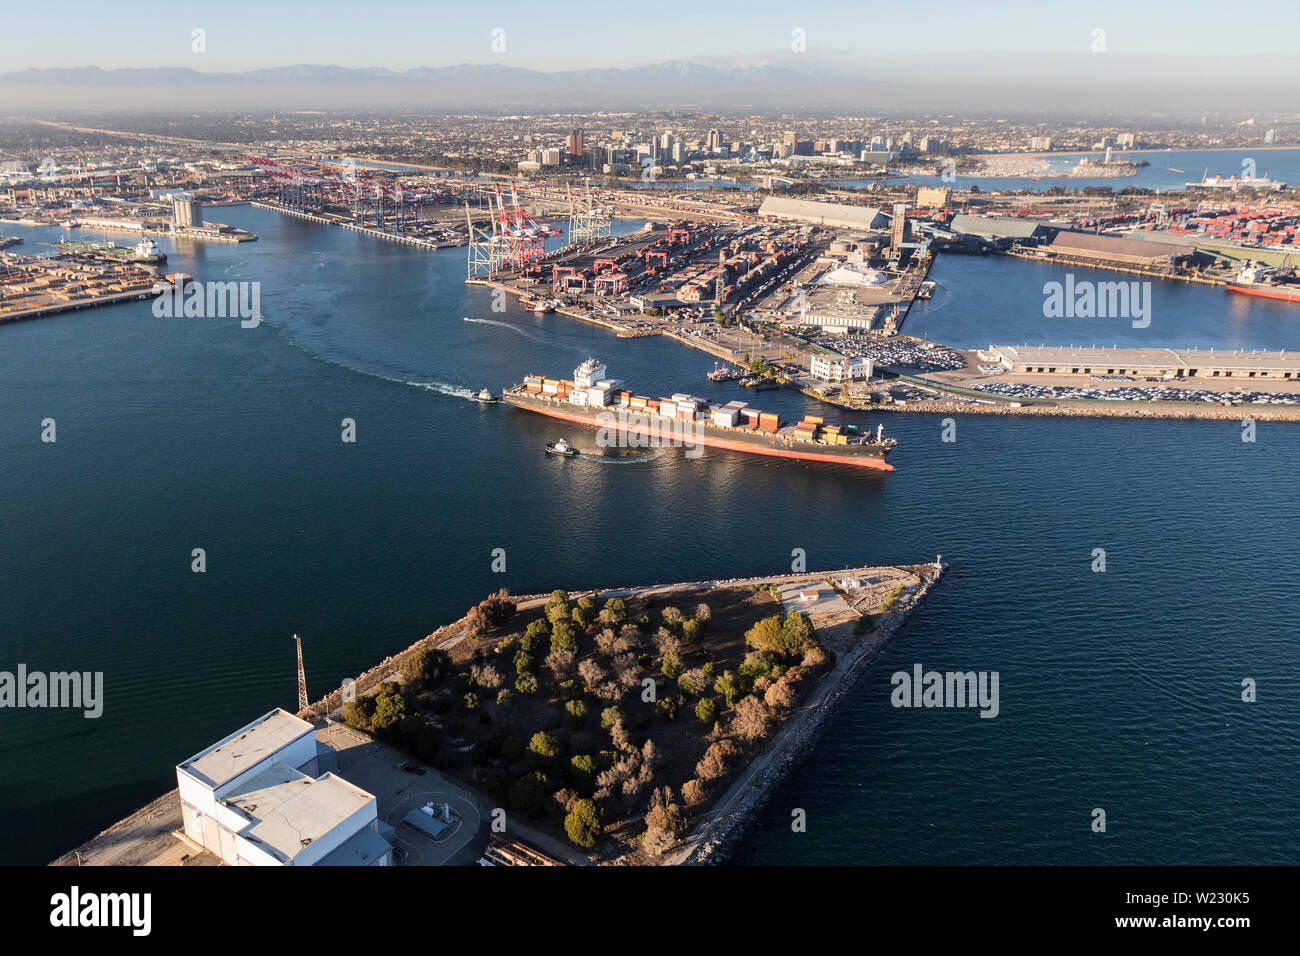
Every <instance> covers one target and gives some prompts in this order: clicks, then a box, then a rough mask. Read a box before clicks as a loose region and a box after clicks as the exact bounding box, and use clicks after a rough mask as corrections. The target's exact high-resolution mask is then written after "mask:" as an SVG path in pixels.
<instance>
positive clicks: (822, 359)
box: [809, 355, 871, 382]
mask: <svg viewBox="0 0 1300 956" xmlns="http://www.w3.org/2000/svg"><path fill="white" fill-rule="evenodd" d="M809 372H811V373H812V377H813V378H816V379H820V380H821V381H823V382H861V381H865V380H866V379H869V378H871V359H869V358H863V357H861V356H857V355H855V356H852V357H846V356H843V355H814V356H813V357H812V365H811V368H810V369H809Z"/></svg>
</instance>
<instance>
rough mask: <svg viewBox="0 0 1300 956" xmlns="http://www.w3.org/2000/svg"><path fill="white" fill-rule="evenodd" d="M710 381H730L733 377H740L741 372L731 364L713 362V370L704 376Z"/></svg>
mask: <svg viewBox="0 0 1300 956" xmlns="http://www.w3.org/2000/svg"><path fill="white" fill-rule="evenodd" d="M704 377H705V378H707V379H708V380H709V381H710V382H730V381H731V380H732V379H735V378H740V372H738V371H737V370H736V369H734V368H732V367H731V366H729V365H722V364H720V363H718V362H714V363H713V371H712V372H709V373H708V374H707V375H705V376H704Z"/></svg>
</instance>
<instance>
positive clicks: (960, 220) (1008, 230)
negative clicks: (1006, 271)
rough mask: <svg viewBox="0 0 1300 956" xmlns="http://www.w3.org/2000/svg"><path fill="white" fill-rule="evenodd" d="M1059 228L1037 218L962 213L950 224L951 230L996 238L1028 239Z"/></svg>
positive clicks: (954, 217)
mask: <svg viewBox="0 0 1300 956" xmlns="http://www.w3.org/2000/svg"><path fill="white" fill-rule="evenodd" d="M1054 228H1057V227H1055V226H1052V225H1051V224H1050V223H1046V222H1040V221H1038V220H1037V219H1020V218H1018V217H1016V216H969V215H967V214H965V213H960V214H958V215H956V216H953V217H952V222H951V223H949V224H948V229H949V231H951V232H959V233H965V234H966V235H971V236H988V237H990V238H996V239H1028V238H1030V237H1031V236H1034V235H1037V234H1038V233H1039V232H1041V231H1044V230H1050V229H1054Z"/></svg>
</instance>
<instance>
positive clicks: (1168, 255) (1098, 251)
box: [1042, 231, 1197, 269]
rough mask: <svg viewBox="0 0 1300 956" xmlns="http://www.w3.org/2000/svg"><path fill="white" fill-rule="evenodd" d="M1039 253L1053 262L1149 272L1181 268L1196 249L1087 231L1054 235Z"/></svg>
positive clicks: (1193, 255) (1194, 255)
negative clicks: (1123, 266) (1134, 268)
mask: <svg viewBox="0 0 1300 956" xmlns="http://www.w3.org/2000/svg"><path fill="white" fill-rule="evenodd" d="M1042 251H1043V252H1044V253H1045V254H1046V255H1047V256H1049V257H1051V258H1054V259H1068V260H1071V261H1075V262H1083V263H1093V262H1095V263H1098V264H1106V263H1114V264H1117V265H1129V266H1142V267H1146V268H1150V269H1157V268H1167V267H1172V266H1175V265H1182V264H1184V263H1187V262H1190V261H1191V260H1193V259H1194V258H1196V254H1197V253H1196V250H1195V249H1194V248H1193V247H1191V246H1187V245H1173V244H1168V243H1151V242H1143V241H1141V240H1139V239H1125V238H1124V237H1123V236H1103V235H1098V234H1095V233H1091V232H1067V231H1061V232H1058V233H1057V234H1056V235H1055V236H1053V237H1052V239H1051V240H1050V241H1049V242H1048V243H1047V245H1046V246H1045V247H1043V249H1042Z"/></svg>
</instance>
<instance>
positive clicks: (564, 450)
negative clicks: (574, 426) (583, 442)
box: [546, 438, 578, 458]
mask: <svg viewBox="0 0 1300 956" xmlns="http://www.w3.org/2000/svg"><path fill="white" fill-rule="evenodd" d="M546 453H547V454H548V455H561V456H563V457H564V458H573V457H575V456H576V455H577V454H578V449H576V448H574V447H573V446H572V445H570V444H569V443H568V442H567V441H565V440H564V439H563V438H561V439H560V440H559V441H553V442H551V443H550V444H549V445H547V446H546Z"/></svg>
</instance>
